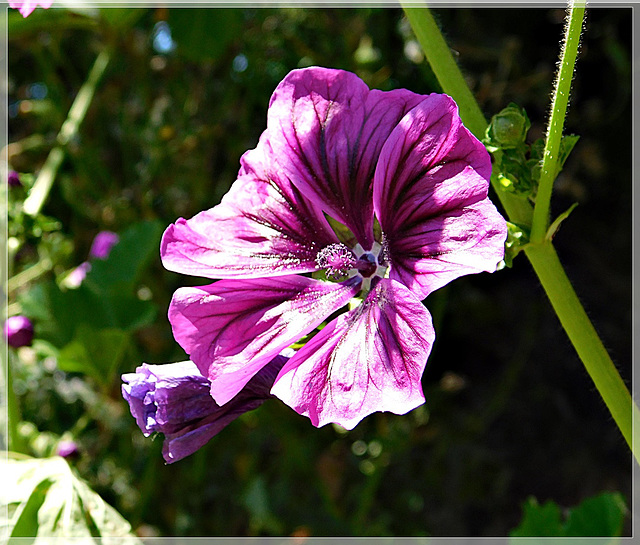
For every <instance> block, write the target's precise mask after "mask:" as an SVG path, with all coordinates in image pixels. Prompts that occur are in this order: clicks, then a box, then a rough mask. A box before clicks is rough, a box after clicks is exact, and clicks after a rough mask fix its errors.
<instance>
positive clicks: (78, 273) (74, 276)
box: [64, 261, 91, 288]
mask: <svg viewBox="0 0 640 545" xmlns="http://www.w3.org/2000/svg"><path fill="white" fill-rule="evenodd" d="M90 270H91V263H89V262H88V261H84V262H83V263H80V265H78V266H77V267H76V268H75V269H73V270H72V271H71V272H70V273H69V274H68V275H67V277H66V278H65V279H64V284H65V286H67V287H68V288H77V287H79V286H80V285H81V284H82V283H83V282H84V279H85V278H86V277H87V274H88V273H89V271H90Z"/></svg>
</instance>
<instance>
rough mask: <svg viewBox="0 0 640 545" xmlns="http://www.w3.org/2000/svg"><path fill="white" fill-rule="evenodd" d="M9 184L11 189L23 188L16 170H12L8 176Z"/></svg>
mask: <svg viewBox="0 0 640 545" xmlns="http://www.w3.org/2000/svg"><path fill="white" fill-rule="evenodd" d="M7 184H8V185H9V187H22V182H21V181H20V175H19V174H18V173H17V172H16V171H15V170H10V171H9V175H8V176H7Z"/></svg>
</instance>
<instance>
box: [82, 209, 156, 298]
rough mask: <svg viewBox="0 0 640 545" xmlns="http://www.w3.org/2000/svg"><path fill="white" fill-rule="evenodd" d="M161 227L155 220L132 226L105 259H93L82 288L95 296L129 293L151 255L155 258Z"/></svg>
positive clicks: (122, 234)
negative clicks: (95, 294) (90, 290)
mask: <svg viewBox="0 0 640 545" xmlns="http://www.w3.org/2000/svg"><path fill="white" fill-rule="evenodd" d="M162 231H163V225H162V224H161V223H160V222H159V221H142V222H139V223H136V224H134V225H132V226H131V227H129V228H128V229H127V230H125V231H124V232H123V233H121V234H120V241H119V242H118V244H116V245H115V246H114V247H113V249H112V250H111V253H110V254H109V257H108V258H107V259H106V260H100V259H95V260H93V261H92V262H91V271H89V273H88V274H87V277H86V278H85V280H84V282H83V286H87V287H89V288H91V289H92V290H93V291H94V292H96V293H99V294H104V293H108V292H111V293H120V294H122V293H133V290H134V288H135V284H136V282H138V280H139V279H140V276H141V275H142V273H143V272H144V269H145V267H146V266H147V264H148V262H149V260H150V259H151V257H152V256H156V257H157V256H158V255H159V249H158V248H159V246H160V237H161V236H162Z"/></svg>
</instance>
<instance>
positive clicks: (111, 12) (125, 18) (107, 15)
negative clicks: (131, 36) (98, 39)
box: [100, 8, 146, 30]
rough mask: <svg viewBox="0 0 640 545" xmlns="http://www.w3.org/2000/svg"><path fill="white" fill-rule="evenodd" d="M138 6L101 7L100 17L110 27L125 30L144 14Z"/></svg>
mask: <svg viewBox="0 0 640 545" xmlns="http://www.w3.org/2000/svg"><path fill="white" fill-rule="evenodd" d="M145 12H146V10H144V9H140V8H101V9H100V17H101V18H102V19H103V20H104V21H106V22H107V23H109V24H110V25H111V26H112V27H115V28H118V29H120V30H127V29H129V28H131V27H132V26H133V25H135V24H136V23H137V22H138V21H139V20H140V18H141V17H142V16H143V15H144V14H145Z"/></svg>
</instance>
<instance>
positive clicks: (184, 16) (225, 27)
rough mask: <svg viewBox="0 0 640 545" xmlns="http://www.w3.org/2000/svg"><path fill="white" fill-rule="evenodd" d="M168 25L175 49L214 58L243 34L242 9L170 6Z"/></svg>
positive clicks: (186, 54)
mask: <svg viewBox="0 0 640 545" xmlns="http://www.w3.org/2000/svg"><path fill="white" fill-rule="evenodd" d="M169 25H170V26H171V34H172V37H173V40H174V41H175V43H176V45H177V51H178V53H180V54H181V55H183V56H184V57H186V58H188V59H190V60H194V61H203V60H215V59H217V58H218V57H220V56H221V55H222V54H223V53H224V52H225V51H226V49H227V47H228V46H229V45H230V44H231V42H232V41H233V40H234V39H235V38H239V37H240V36H242V31H243V19H242V12H241V11H239V10H236V9H224V8H212V9H200V8H198V9H184V8H182V9H170V10H169Z"/></svg>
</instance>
